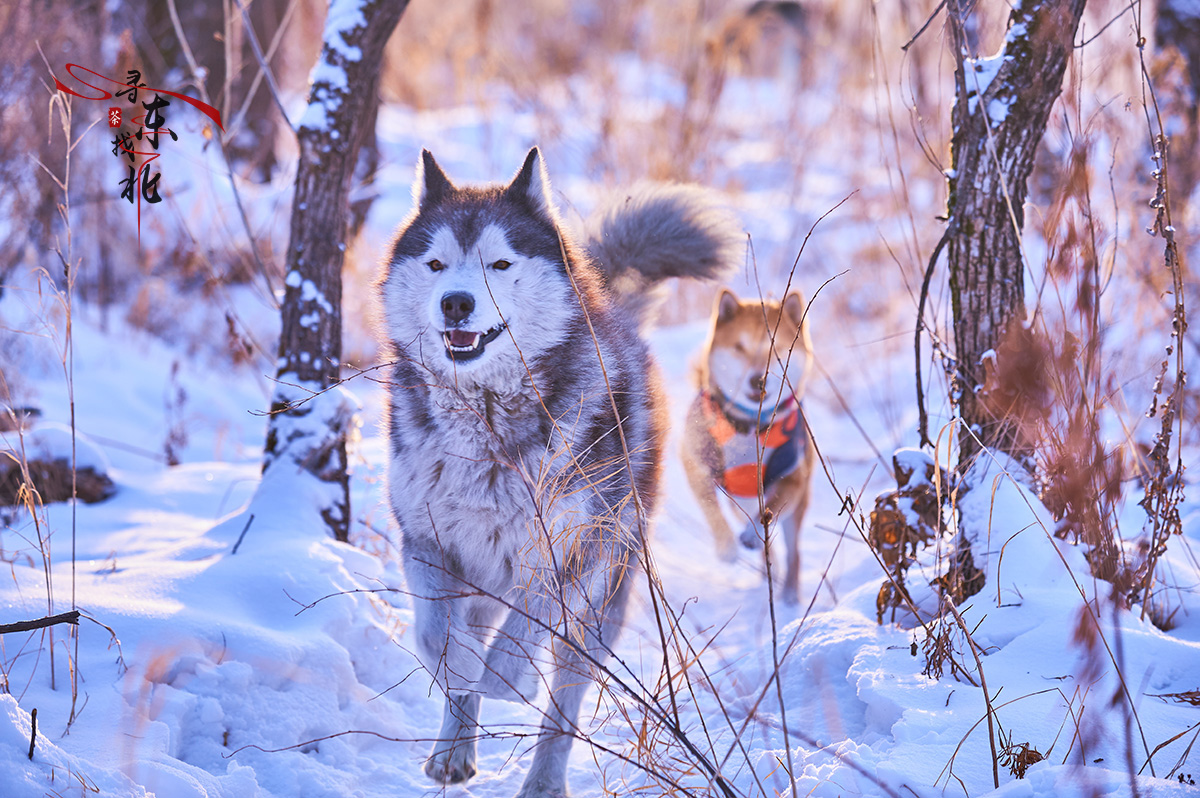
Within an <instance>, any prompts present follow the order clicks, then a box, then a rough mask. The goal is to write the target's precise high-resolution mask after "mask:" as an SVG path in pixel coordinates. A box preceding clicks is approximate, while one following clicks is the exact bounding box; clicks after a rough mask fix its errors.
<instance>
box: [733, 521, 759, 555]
mask: <svg viewBox="0 0 1200 798" xmlns="http://www.w3.org/2000/svg"><path fill="white" fill-rule="evenodd" d="M738 540H739V541H741V544H742V546H743V547H745V548H747V549H750V550H751V551H758V550H759V549H761V548H762V533H761V532H760V531H759V530H758V526H757V525H755V524H746V528H745V529H743V530H742V534H741V535H739V536H738Z"/></svg>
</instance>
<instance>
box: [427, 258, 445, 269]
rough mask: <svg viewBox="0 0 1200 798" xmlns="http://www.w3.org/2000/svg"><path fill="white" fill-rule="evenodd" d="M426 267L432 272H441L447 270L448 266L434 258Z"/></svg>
mask: <svg viewBox="0 0 1200 798" xmlns="http://www.w3.org/2000/svg"><path fill="white" fill-rule="evenodd" d="M425 265H426V266H428V267H429V271H431V272H440V271H441V270H442V269H444V268H446V264H444V263H442V262H441V261H440V260H438V259H437V258H434V259H433V260H431V261H429V262H428V263H426V264H425Z"/></svg>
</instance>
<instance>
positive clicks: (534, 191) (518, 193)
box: [505, 147, 554, 216]
mask: <svg viewBox="0 0 1200 798" xmlns="http://www.w3.org/2000/svg"><path fill="white" fill-rule="evenodd" d="M505 192H506V193H508V194H510V195H511V196H514V197H522V198H524V199H525V200H526V201H527V202H528V203H529V204H530V205H532V206H533V208H534V210H537V211H540V212H542V213H544V214H545V215H546V216H553V215H554V203H553V201H552V199H551V194H550V176H549V175H547V174H546V165H545V163H544V162H543V161H542V154H541V153H540V152H538V148H537V147H534V148H533V149H532V150H530V151H529V154H528V155H526V156H525V164H524V165H523V166H522V167H521V171H519V172H517V176H516V177H514V178H513V181H512V182H511V183H509V184H508V188H507V189H505Z"/></svg>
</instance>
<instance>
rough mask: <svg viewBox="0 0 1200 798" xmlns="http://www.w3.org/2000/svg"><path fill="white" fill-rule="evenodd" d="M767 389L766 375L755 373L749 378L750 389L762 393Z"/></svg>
mask: <svg viewBox="0 0 1200 798" xmlns="http://www.w3.org/2000/svg"><path fill="white" fill-rule="evenodd" d="M766 389H767V375H766V374H756V375H754V376H753V377H751V378H750V390H752V391H756V392H758V393H762V392H763V391H765V390H766Z"/></svg>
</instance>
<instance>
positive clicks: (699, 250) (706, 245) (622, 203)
mask: <svg viewBox="0 0 1200 798" xmlns="http://www.w3.org/2000/svg"><path fill="white" fill-rule="evenodd" d="M584 232H585V238H584V244H583V246H584V249H585V250H586V251H587V253H588V254H589V255H591V256H592V258H593V259H594V261H595V263H596V265H597V266H599V267H600V271H601V274H602V275H603V277H604V282H605V285H606V287H607V288H608V289H609V290H610V291H611V292H612V293H613V295H614V296H615V298H616V299H617V301H618V302H619V303H620V304H622V305H624V306H625V307H626V309H627V310H628V311H629V312H631V313H632V314H633V315H634V316H635V317H636V318H637V320H638V322H639V324H640V325H642V327H643V328H645V327H646V326H648V325H651V324H653V323H654V312H655V311H656V310H657V308H658V306H659V305H660V304H661V303H662V300H663V299H664V298H665V296H666V287H667V282H666V281H667V280H668V279H669V278H671V277H691V278H697V279H719V278H722V277H726V276H728V273H729V272H730V270H731V268H732V267H734V266H736V265H737V264H738V263H739V262H740V260H741V250H742V246H743V237H742V234H741V230H740V227H739V225H738V224H737V222H736V220H734V219H733V218H732V217H731V216H730V214H729V213H728V212H727V211H725V210H724V209H723V208H721V207H720V206H719V205H717V204H715V203H714V201H713V194H712V192H711V191H708V190H706V189H703V188H701V187H699V186H696V185H690V184H685V183H639V184H637V185H636V186H634V187H633V188H632V189H631V190H630V191H629V192H628V193H625V194H618V195H615V196H613V197H611V198H609V200H608V201H607V202H606V203H604V204H603V205H601V206H600V207H599V208H598V209H597V210H596V212H595V213H593V214H592V215H591V216H590V217H589V218H588V220H587V223H586V225H585V228H584Z"/></svg>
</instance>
